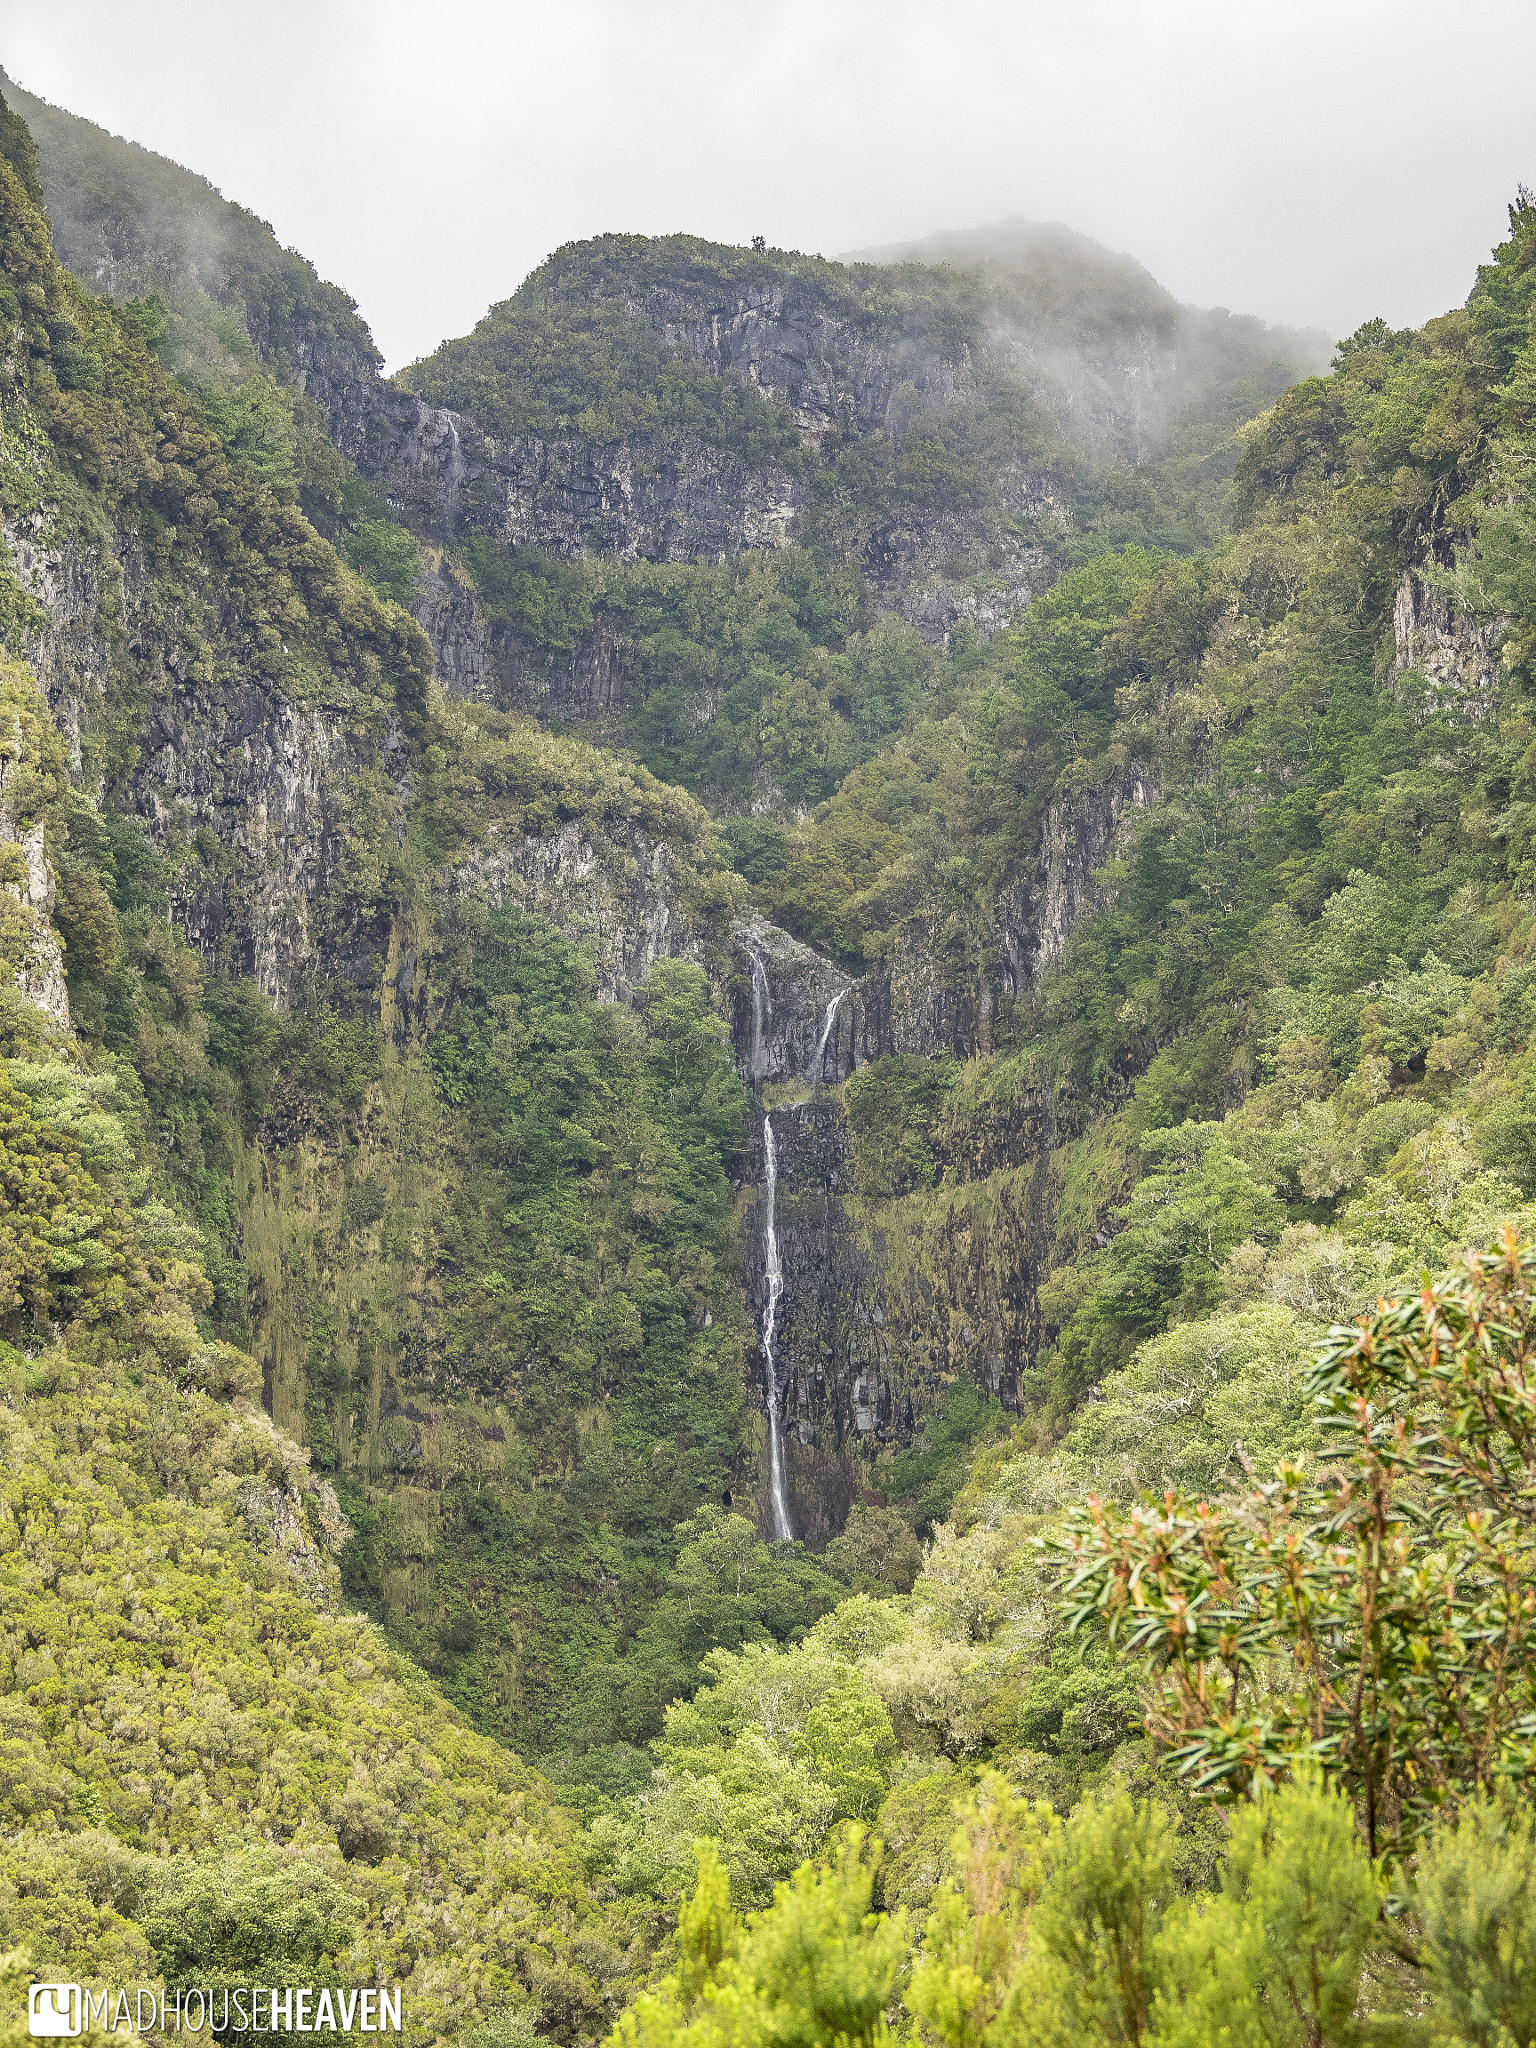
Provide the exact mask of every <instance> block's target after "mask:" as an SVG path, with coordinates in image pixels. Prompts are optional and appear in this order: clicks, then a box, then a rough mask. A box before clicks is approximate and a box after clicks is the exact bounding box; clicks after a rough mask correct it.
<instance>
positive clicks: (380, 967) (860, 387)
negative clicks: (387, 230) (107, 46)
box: [0, 92, 1536, 2048]
mask: <svg viewBox="0 0 1536 2048" xmlns="http://www.w3.org/2000/svg"><path fill="white" fill-rule="evenodd" d="M8 97H9V94H8ZM18 107H19V108H20V109H21V110H22V112H24V113H25V114H26V116H27V119H28V122H30V123H31V124H32V126H31V127H30V128H29V126H28V125H27V123H25V122H24V121H23V120H22V119H21V117H20V115H19V114H18V112H17V111H16V108H18ZM0 202H3V215H0V265H3V278H0V428H3V441H0V515H3V519H0V524H3V532H4V542H5V548H6V551H7V552H6V564H5V574H4V578H3V586H0V631H3V634H4V636H5V649H4V657H3V666H0V970H3V972H0V1037H3V1044H0V1057H3V1062H4V1064H3V1072H0V1185H3V1187H4V1190H5V1194H4V1206H3V1211H0V1402H3V1406H0V1426H3V1428H4V1430H5V1432H6V1436H7V1460H6V1479H5V1491H4V1501H5V1511H4V1515H3V1517H0V1572H3V1574H4V1576H5V1579H6V1584H7V1596H6V1600H5V1603H4V1609H3V1616H0V1630H3V1634H4V1643H3V1657H0V1718H3V1719H4V1722H5V1727H4V1750H3V1754H0V1802H3V1821H0V1828H3V1836H0V1950H9V1949H17V1948H21V1949H24V1950H25V1951H26V1954H27V1956H28V1958H29V1959H30V1966H31V1967H33V1968H35V1969H36V1970H38V1971H40V1972H44V1973H47V1974H50V1975H59V1976H63V1977H69V1976H74V1977H78V1978H80V1979H81V1980H82V1981H89V1982H91V1983H93V1984H99V1983H106V1982H109V1981H110V1982H113V1983H115V1982H117V1981H119V1979H122V1980H127V1981H134V1982H137V1981H143V1982H145V1983H148V1982H152V1981H153V1982H162V1983H164V1984H165V1985H167V1986H168V1987H175V1986H178V1985H185V1984H192V1983H197V1984H200V1985H209V1984H213V1985H218V1984H225V1983H237V1982H238V1983H244V1982H248V1981H252V1980H253V1978H254V1976H256V1975H261V1976H262V1978H263V1981H266V1982H273V1983H292V1984H314V1985H319V1984H321V1983H328V1982H335V1983H337V1984H341V1983H354V1982H362V1981H364V1980H367V1981H387V1982H400V1983H402V1984H403V1985H404V1987H405V1994H406V2013H407V2031H408V2032H409V2033H410V2034H411V2035H412V2037H413V2039H416V2040H419V2041H420V2042H421V2043H423V2044H425V2043H427V2042H432V2041H439V2040H448V2039H452V2038H456V2037H458V2036H460V2035H464V2036H468V2037H471V2038H472V2039H473V2040H474V2041H475V2043H476V2044H477V2048H515V2044H517V2043H519V2042H523V2041H527V2040H532V2039H534V2038H549V2039H555V2040H559V2041H562V2042H567V2043H571V2044H573V2048H574V2044H576V2043H580V2042H595V2041H597V2040H600V2039H604V2038H605V2037H611V2038H613V2039H615V2040H618V2041H626V2042H631V2043H636V2044H639V2043H645V2044H655V2048H660V2044H662V2043H672V2042H681V2041H687V2042H690V2043H699V2044H706V2043H709V2044H714V2043H717V2042H718V2043H720V2044H722V2048H723V2044H725V2043H727V2042H730V2043H738V2042H739V2043H742V2044H745V2043H747V2042H749V2041H750V2042H756V2041H767V2040H782V2041H785V2042H790V2041H806V2042H809V2041H826V2042H828V2043H831V2042H832V2041H834V2040H837V2041H865V2042H871V2043H873V2042H875V2041H878V2040H882V2039H887V2038H893V2037H895V2038H901V2039H908V2040H912V2041H914V2042H916V2041H918V2040H924V2041H928V2042H943V2043H952V2044H954V2048H975V2044H979V2043H983V2042H985V2043H987V2044H988V2048H993V2044H996V2048H1004V2044H1007V2048H1013V2044H1015V2043H1018V2044H1023V2043H1026V2042H1027V2043H1035V2042H1039V2043H1041V2044H1042V2048H1043V2044H1045V2043H1046V2042H1047V2041H1049V2042H1052V2043H1054V2042H1057V2041H1058V2040H1065V2039H1066V2038H1067V2037H1068V2036H1069V2035H1070V2036H1071V2037H1072V2038H1073V2039H1075V2040H1078V2041H1081V2040H1085V2039H1086V2040H1088V2041H1090V2042H1099V2041H1103V2042H1106V2043H1107V2042H1110V2041H1115V2042H1139V2041H1142V2040H1146V2041H1147V2042H1149V2043H1151V2042H1154V2041H1155V2042H1157V2043H1159V2044H1164V2043H1166V2044H1167V2048H1172V2044H1174V2043H1175V2042H1177V2043H1181V2044H1182V2043H1188V2044H1190V2048H1194V2044H1196V2043H1205V2042H1207V2041H1210V2040H1214V2039H1216V2038H1218V2032H1217V2031H1214V2030H1216V2029H1218V2028H1219V2029H1221V2030H1224V2032H1222V2033H1221V2034H1220V2038H1230V2039H1233V2040H1236V2039H1238V2038H1241V2040H1242V2041H1243V2042H1245V2043H1246V2042H1249V2041H1252V2042H1253V2043H1254V2044H1258V2043H1260V2042H1266V2043H1267V2042H1271V2041H1274V2042H1278V2041H1280V2040H1282V2039H1284V2040H1285V2041H1287V2042H1290V2041H1292V2040H1308V2041H1315V2042H1329V2043H1333V2042H1337V2043H1340V2044H1342V2043H1344V2042H1346V2041H1349V2042H1353V2041H1355V2040H1357V2039H1358V2038H1359V2037H1360V2035H1361V2033H1362V2031H1363V2030H1370V2029H1374V2030H1375V2031H1377V2032H1380V2033H1381V2034H1382V2035H1383V2037H1384V2038H1385V2037H1387V2036H1389V2035H1390V2037H1391V2038H1393V2039H1406V2038H1407V2037H1408V2036H1409V2035H1410V2034H1413V2033H1415V2032H1420V2031H1422V2032H1424V2033H1425V2034H1426V2037H1427V2036H1428V2034H1430V2033H1435V2034H1436V2035H1437V2037H1439V2038H1445V2037H1452V2038H1456V2039H1465V2040H1475V2041H1478V2042H1484V2041H1486V2042H1487V2043H1489V2044H1490V2048H1492V2044H1493V2043H1494V2042H1495V2041H1498V2042H1505V2041H1508V2040H1516V2041H1524V2040H1525V2039H1527V2038H1528V2036H1529V2034H1530V2032H1531V2025H1530V2024H1528V2023H1527V2022H1528V2015H1529V2011H1530V1989H1529V1981H1528V1979H1529V1972H1528V1970H1527V1968H1526V1966H1525V1964H1524V1962H1523V1961H1521V1960H1520V1958H1521V1957H1522V1956H1523V1955H1524V1953H1525V1951H1524V1949H1523V1948H1521V1947H1520V1945H1519V1944H1520V1943H1522V1942H1524V1941H1526V1940H1527V1939H1528V1935H1527V1932H1526V1930H1527V1929H1528V1928H1529V1927H1530V1926H1536V1903H1533V1901H1532V1884H1533V1879H1532V1868H1533V1864H1532V1838H1531V1835H1530V1831H1529V1827H1528V1825H1527V1824H1526V1823H1525V1822H1524V1821H1522V1820H1521V1819H1520V1818H1519V1817H1518V1814H1516V1813H1515V1812H1514V1811H1513V1810H1512V1809H1511V1807H1510V1805H1509V1800H1510V1798H1511V1797H1512V1796H1518V1794H1519V1788H1520V1787H1521V1786H1522V1785H1523V1784H1524V1782H1525V1780H1526V1777H1527V1774H1528V1772H1529V1769H1530V1729H1531V1726H1532V1716H1533V1715H1536V1692H1533V1684H1536V1678H1533V1674H1536V1659H1533V1658H1532V1656H1531V1635H1530V1617H1529V1614H1528V1612H1527V1602H1528V1595H1527V1592H1526V1590H1525V1589H1526V1586H1527V1584H1528V1579H1529V1569H1530V1564H1531V1559H1530V1540H1531V1538H1530V1506H1529V1495H1530V1477H1531V1467H1532V1457H1533V1453H1532V1448H1531V1446H1532V1442H1533V1437H1532V1432H1531V1429H1530V1426H1529V1417H1530V1393H1529V1387H1528V1383H1527V1362H1528V1358H1529V1349H1530V1343H1531V1311H1530V1299H1531V1290H1532V1273H1533V1267H1532V1256H1533V1255H1532V1253H1531V1251H1530V1249H1529V1245H1528V1242H1527V1239H1528V1237H1530V1236H1536V1093H1533V1090H1536V1080H1533V1076H1536V1067H1532V1066H1531V1062H1532V1060H1533V1059H1536V1051H1533V1046H1532V1032H1533V1026H1536V950H1533V943H1536V932H1533V926H1532V918H1531V908H1530V904H1531V887H1532V855H1531V846H1530V843H1529V842H1530V841H1531V838H1532V834H1533V832H1536V804H1533V801H1532V798H1531V792H1530V787H1529V785H1530V783H1531V781H1532V777H1533V775H1536V768H1533V766H1532V762H1533V761H1536V748H1533V745H1532V742H1533V733H1532V732H1531V731H1530V730H1529V729H1528V728H1529V727H1530V725H1531V711H1530V693H1531V690H1532V688H1533V685H1536V674H1533V669H1532V662H1533V656H1536V580H1533V571H1532V562H1533V561H1536V545H1533V542H1536V513H1533V510H1532V504H1531V491H1532V474H1533V462H1536V372H1533V367H1532V366H1533V362H1536V342H1533V340H1532V332H1531V321H1532V311H1531V309H1532V303H1533V294H1536V283H1533V280H1536V203H1533V202H1532V200H1531V199H1530V196H1529V195H1528V194H1524V193H1522V194H1521V195H1520V196H1519V197H1518V198H1517V201H1516V203H1515V204H1514V206H1513V207H1512V208H1511V210H1510V231H1509V236H1508V238H1507V240H1505V241H1504V242H1503V243H1501V245H1500V246H1499V248H1498V249H1497V250H1495V251H1494V252H1493V253H1492V256H1491V258H1490V260H1489V261H1487V262H1485V263H1483V264H1482V265H1480V266H1478V267H1477V268H1476V272H1475V277H1474V280H1473V283H1472V288H1471V291H1470V294H1469V297H1468V299H1467V303H1466V305H1465V306H1464V307H1462V308H1459V309H1455V310H1453V311H1450V312H1448V313H1446V314H1445V315H1444V316H1442V317H1441V318H1439V319H1437V320H1433V321H1431V322H1430V323H1429V324H1428V325H1427V326H1426V327H1424V328H1423V329H1421V330H1417V331H1403V332H1394V331H1391V330H1389V329H1388V328H1387V327H1386V326H1385V325H1384V324H1383V323H1382V322H1380V321H1373V322H1370V323H1368V324H1367V325H1366V326H1364V327H1362V328H1361V329H1360V330H1359V331H1358V332H1357V333H1356V334H1355V335H1353V336H1351V337H1349V338H1348V339H1347V340H1344V341H1341V342H1340V343H1339V344H1338V345H1337V350H1336V354H1335V357H1334V360H1333V363H1332V367H1331V368H1330V369H1329V370H1328V372H1327V373H1326V374H1318V375H1315V376H1305V375H1299V373H1300V372H1302V371H1305V370H1306V369H1307V368H1308V367H1310V366H1311V359H1310V358H1309V356H1308V351H1309V349H1310V348H1311V343H1310V341H1309V340H1308V339H1307V338H1306V337H1297V336H1288V335H1277V334H1275V333H1274V332H1272V331H1268V330H1263V329H1261V328H1260V327H1259V325H1258V323H1256V322H1252V323H1250V322H1243V321H1240V320H1233V319H1231V318H1230V316H1225V315H1222V316H1217V315H1214V314H1213V315H1204V314H1198V315H1197V314H1194V313H1191V312H1190V311H1189V309H1182V308H1178V307H1176V306H1174V305H1173V303H1172V302H1171V301H1170V300H1168V299H1167V297H1166V295H1165V294H1162V293H1161V292H1160V290H1159V289H1158V288H1157V287H1156V285H1155V284H1154V283H1153V281H1152V280H1151V279H1149V278H1148V277H1147V276H1146V274H1145V273H1144V272H1141V271H1140V270H1139V268H1138V267H1137V266H1135V265H1133V264H1131V263H1130V262H1129V259H1119V258H1110V257H1108V256H1107V255H1106V254H1105V252H1103V251H1097V250H1095V249H1094V248H1093V247H1092V245H1082V244H1080V242H1078V241H1076V240H1074V239H1073V238H1071V237H1068V236H1067V235H1066V234H1065V232H1064V231H1045V230H1037V229H1029V228H1027V227H1019V226H1017V225H1016V224H1005V226H1004V228H1003V229H999V230H996V231H991V232H990V234H989V235H987V236H982V237H963V236H957V237H952V238H946V239H945V240H944V242H943V245H942V246H935V247H927V246H923V245H916V246H914V247H913V248H911V249H902V250H898V251H889V252H870V256H871V259H872V260H869V261H857V262H850V263H848V264H833V263H828V262H825V261H823V259H820V258H810V257H805V256H801V255H796V254H794V253H792V252H780V251H771V250H759V249H754V250H739V249H724V248H721V247H719V246H717V245H712V244H706V243H703V242H699V241H695V240H693V239H692V238H689V237H685V236H676V237H669V238H663V239H660V240H655V241H646V240H644V239H642V238H637V237H622V236H602V237H598V238H597V239H595V240H593V241H591V242H586V243H581V244H575V245H572V246H571V247H568V248H566V249H564V250H561V251H559V252H557V253H556V254H555V255H554V256H553V257H551V258H550V259H549V261H548V263H547V264H545V265H544V266H543V267H542V268H541V269H540V270H539V271H537V272H535V273H534V275H533V276H532V277H531V278H530V279H528V280H527V281H526V282H525V283H524V284H523V285H522V286H521V287H519V289H518V290H517V291H516V292H515V293H514V294H513V295H512V297H511V298H509V299H508V300H506V301H504V302H503V303H502V304H500V305H498V306H496V307H494V308H492V309H491V311H490V312H489V313H488V314H487V315H486V318H485V319H484V320H483V321H482V322H481V323H480V325H479V326H478V327H477V328H476V330H475V332H474V333H473V334H472V335H470V336H467V337H464V338H462V339H459V340H454V341H447V342H445V343H444V344H443V345H442V346H441V347H440V348H439V349H438V350H437V351H436V352H435V353H434V354H433V355H432V356H431V357H430V358H428V359H427V360H425V361H424V362H422V363H419V364H417V365H414V366H413V367H412V368H411V369H410V370H409V371H407V372H405V373H403V375H402V376H401V378H399V379H398V380H395V382H393V383H385V382H383V381H381V380H380V379H379V377H378V375H377V362H376V358H375V357H374V356H373V354H372V349H371V343H370V342H369V341H368V337H367V333H366V329H365V328H363V326H362V323H361V321H360V320H359V319H358V318H357V316H356V313H355V309H353V308H352V307H351V304H350V302H349V301H347V300H346V299H345V298H344V295H342V294H341V293H339V292H337V291H336V290H335V288H334V287H331V286H329V285H325V284H322V283H321V282H320V281H319V280H318V279H317V278H316V277H315V274H314V272H313V270H312V269H311V268H310V267H309V266H308V265H306V264H305V263H304V262H303V259H302V258H300V257H297V256H296V255H293V254H292V253H291V252H286V253H285V252H282V251H281V250H279V249H278V248H277V245H276V243H275V241H274V240H273V238H272V237H271V236H270V233H269V232H268V231H266V230H265V229H264V228H262V226H261V224H260V223H259V222H255V221H254V220H253V219H252V217H251V216H249V215H246V214H244V213H242V212H241V211H240V210H239V209H238V208H232V207H230V206H229V205H228V204H227V203H226V202H225V201H223V200H222V199H221V198H220V197H219V196H218V195H217V194H215V193H213V192H212V190H211V188H209V187H206V186H205V185H203V184H202V182H201V181H199V180H196V179H194V178H192V176H191V174H189V173H185V172H182V171H181V170H180V169H179V167H176V166H172V165H167V164H165V162H164V160H162V159H158V158H154V157H152V156H149V155H148V153H146V152H142V151H135V150H134V149H133V148H132V146H131V145H128V144H125V143H121V142H119V141H117V140H115V139H114V138H110V137H106V136H104V135H103V134H102V132H101V131H100V130H95V129H92V128H90V126H89V124H86V123H82V122H78V121H75V120H74V118H73V117H72V116H68V115H66V114H63V113H61V112H60V111H59V110H56V109H51V108H47V107H46V106H44V105H43V103H41V102H38V101H34V100H30V99H28V98H27V97H26V96H25V95H23V94H20V93H19V92H18V93H17V94H16V95H15V103H14V105H11V106H7V107H6V108H5V110H4V114H3V120H0ZM873 259H878V260H873ZM1142 389H1145V390H1149V391H1151V392H1152V393H1154V395H1155V398H1156V403H1155V404H1151V403H1149V404H1148V405H1146V406H1142V407H1140V409H1139V410H1138V409H1137V408H1134V407H1132V408H1130V409H1129V410H1128V409H1127V406H1126V404H1123V403H1122V401H1123V400H1124V399H1125V398H1126V394H1127V392H1130V391H1134V390H1142ZM1528 757H1529V758H1528ZM1528 1068H1530V1072H1528V1071H1527V1069H1528ZM1490 1247H1492V1248H1493V1249H1492V1250H1491V1251H1490V1249H1489V1248H1490ZM1479 1248H1481V1250H1480V1249H1479ZM1426 1274H1438V1275H1440V1276H1441V1277H1440V1278H1439V1279H1438V1280H1437V1281H1436V1282H1435V1283H1434V1284H1433V1285H1432V1286H1427V1285H1426V1284H1425V1275H1426ZM1331 1327H1332V1331H1333V1333H1332V1335H1331V1336H1330V1334H1329V1332H1330V1328H1331ZM1320 1347H1321V1349H1320ZM775 1474H779V1475H781V1476H782V1481H783V1484H782V1488H781V1489H780V1491H781V1494H782V1499H781V1501H775V1498H774V1492H775V1489H774V1484H773V1480H774V1475H775ZM780 1508H782V1515H783V1519H784V1520H787V1522H788V1524H789V1526H790V1529H791V1531H792V1535H791V1539H790V1540H788V1541H777V1542H769V1541H766V1540H765V1537H766V1536H767V1535H769V1534H770V1533H772V1532H773V1531H774V1529H775V1526H776V1524H777V1523H778V1521H779V1519H780ZM1180 1765H1182V1766H1184V1768H1183V1769H1182V1770H1181V1769H1180V1768H1179V1766H1180ZM535 1767H536V1768H535ZM1237 1794H1243V1795H1251V1796H1248V1797H1246V1798H1245V1799H1243V1800H1240V1801H1239V1802H1238V1804H1237V1805H1236V1806H1235V1807H1233V1806H1232V1805H1230V1804H1223V1803H1222V1802H1223V1801H1230V1800H1231V1798H1232V1797H1233V1796H1234V1795H1237ZM1501 1802H1502V1803H1501ZM743 1914H745V1915H746V1916H747V1917H746V1918H742V1917H741V1916H742V1915H743ZM1495 1925H1498V1926H1500V1927H1502V1928H1504V1929H1506V1930H1512V1931H1511V1932H1510V1933H1509V1938H1508V1941H1506V1942H1505V1944H1504V1946H1500V1943H1499V1941H1495V1940H1494V1939H1493V1937H1492V1935H1491V1934H1490V1932H1489V1930H1490V1928H1491V1927H1493V1926H1495ZM1502 1938H1503V1937H1501V1939H1502ZM1510 1943H1513V1944H1514V1946H1513V1947H1511V1946H1510ZM1490 2014H1497V2015H1498V2019H1497V2022H1495V2021H1494V2019H1492V2018H1490V2017H1489V2015H1490ZM1362 2015H1363V2016H1367V2017H1362ZM1500 2028H1502V2029H1504V2031H1503V2032H1500V2031H1498V2029H1500Z"/></svg>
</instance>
